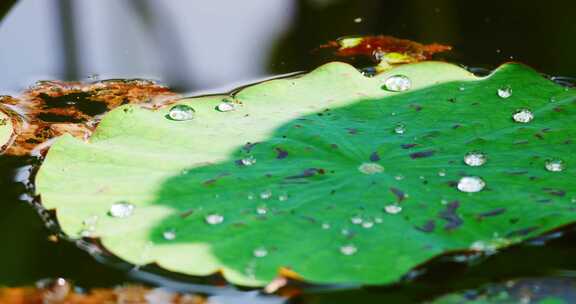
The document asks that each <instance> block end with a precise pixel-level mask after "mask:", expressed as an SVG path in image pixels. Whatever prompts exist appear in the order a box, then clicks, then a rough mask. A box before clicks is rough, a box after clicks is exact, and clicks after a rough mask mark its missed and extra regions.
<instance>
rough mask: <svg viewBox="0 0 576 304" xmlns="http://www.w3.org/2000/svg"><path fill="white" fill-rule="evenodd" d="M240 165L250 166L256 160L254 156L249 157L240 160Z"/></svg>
mask: <svg viewBox="0 0 576 304" xmlns="http://www.w3.org/2000/svg"><path fill="white" fill-rule="evenodd" d="M240 163H242V165H243V166H252V165H254V164H255V163H256V158H254V156H252V155H250V156H248V157H245V158H243V159H241V160H240Z"/></svg>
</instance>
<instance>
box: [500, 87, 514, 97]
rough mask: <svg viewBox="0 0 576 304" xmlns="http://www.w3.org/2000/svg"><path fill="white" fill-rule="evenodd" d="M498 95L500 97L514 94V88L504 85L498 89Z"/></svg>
mask: <svg viewBox="0 0 576 304" xmlns="http://www.w3.org/2000/svg"><path fill="white" fill-rule="evenodd" d="M498 96H499V97H500V98H504V99H506V98H509V97H510V96H512V88H511V87H503V88H499V89H498Z"/></svg>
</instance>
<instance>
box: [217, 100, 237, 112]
mask: <svg viewBox="0 0 576 304" xmlns="http://www.w3.org/2000/svg"><path fill="white" fill-rule="evenodd" d="M216 110H218V111H220V112H230V111H234V110H236V105H234V104H233V103H231V102H226V101H223V102H221V103H219V104H218V105H217V106H216Z"/></svg>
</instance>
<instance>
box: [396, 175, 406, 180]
mask: <svg viewBox="0 0 576 304" xmlns="http://www.w3.org/2000/svg"><path fill="white" fill-rule="evenodd" d="M394 179H395V180H403V179H404V176H403V175H400V174H399V175H396V176H394Z"/></svg>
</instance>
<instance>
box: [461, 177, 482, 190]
mask: <svg viewBox="0 0 576 304" xmlns="http://www.w3.org/2000/svg"><path fill="white" fill-rule="evenodd" d="M485 186H486V183H485V182H484V180H482V179H481V178H480V177H478V176H464V177H462V178H461V179H460V180H459V181H458V190H460V191H462V192H479V191H482V189H484V187H485Z"/></svg>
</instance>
